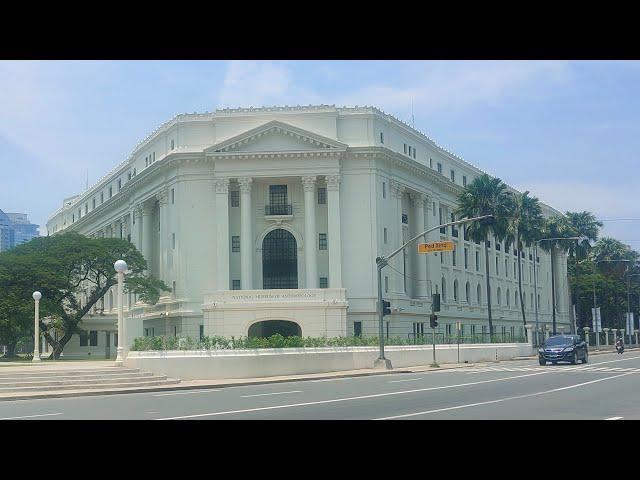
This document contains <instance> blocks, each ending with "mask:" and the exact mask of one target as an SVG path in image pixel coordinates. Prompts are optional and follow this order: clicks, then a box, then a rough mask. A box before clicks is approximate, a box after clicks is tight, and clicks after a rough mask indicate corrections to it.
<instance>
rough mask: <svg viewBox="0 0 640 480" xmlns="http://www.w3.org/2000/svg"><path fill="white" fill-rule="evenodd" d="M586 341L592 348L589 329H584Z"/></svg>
mask: <svg viewBox="0 0 640 480" xmlns="http://www.w3.org/2000/svg"><path fill="white" fill-rule="evenodd" d="M582 330H584V341H585V342H587V346H591V342H590V341H589V331H590V330H591V329H590V328H589V327H584V328H583V329H582Z"/></svg>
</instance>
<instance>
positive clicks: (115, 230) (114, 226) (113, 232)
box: [111, 222, 120, 238]
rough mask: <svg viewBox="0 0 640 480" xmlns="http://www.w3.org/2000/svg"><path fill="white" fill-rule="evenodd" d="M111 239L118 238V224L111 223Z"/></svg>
mask: <svg viewBox="0 0 640 480" xmlns="http://www.w3.org/2000/svg"><path fill="white" fill-rule="evenodd" d="M111 238H120V227H119V225H118V222H113V223H112V224H111Z"/></svg>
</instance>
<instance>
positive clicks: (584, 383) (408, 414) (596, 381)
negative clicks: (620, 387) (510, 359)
mask: <svg viewBox="0 0 640 480" xmlns="http://www.w3.org/2000/svg"><path fill="white" fill-rule="evenodd" d="M627 375H631V373H621V374H620V375H614V376H613V377H606V378H599V379H598V380H591V381H589V382H583V383H577V384H575V385H569V386H567V387H560V388H554V389H552V390H546V391H543V392H536V393H528V394H526V395H516V396H514V397H505V398H498V399H496V400H489V401H486V402H477V403H469V404H466V405H456V406H455V407H446V408H438V409H435V410H425V411H424V412H416V413H406V414H404V415H394V416H393V417H384V418H375V419H374V420H395V419H398V418H407V417H415V416H417V415H427V414H430V413H438V412H446V411H449V410H459V409H461V408H469V407H477V406H480V405H489V404H491V403H501V402H507V401H509V400H518V399H521V398H528V397H536V396H540V395H546V394H548V393H554V392H560V391H563V390H569V389H571V388H578V387H583V386H585V385H590V384H592V383H598V382H604V381H606V380H613V379H615V378H620V377H625V376H627Z"/></svg>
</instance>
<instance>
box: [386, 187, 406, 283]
mask: <svg viewBox="0 0 640 480" xmlns="http://www.w3.org/2000/svg"><path fill="white" fill-rule="evenodd" d="M403 193H404V186H403V185H400V184H399V183H397V182H394V181H392V182H391V196H392V197H393V198H394V199H395V202H396V208H395V217H396V227H395V228H393V227H392V228H393V229H394V230H395V231H397V234H396V235H395V245H394V246H393V250H396V249H397V248H400V247H401V246H402V244H403V243H404V240H403V239H404V236H403V233H402V232H403V229H402V194H403ZM392 225H393V223H392ZM390 265H391V267H392V268H394V269H395V271H394V272H393V273H394V277H395V280H396V281H395V282H394V288H393V293H395V294H396V295H402V296H404V295H405V294H406V292H405V289H404V263H403V254H402V252H400V253H398V254H397V255H396V257H395V258H394V259H392V260H391V262H390Z"/></svg>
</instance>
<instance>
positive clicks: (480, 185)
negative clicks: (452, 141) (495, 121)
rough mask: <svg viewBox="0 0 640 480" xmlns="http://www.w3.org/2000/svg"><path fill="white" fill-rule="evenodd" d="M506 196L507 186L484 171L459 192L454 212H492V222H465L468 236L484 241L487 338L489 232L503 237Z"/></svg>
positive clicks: (466, 214)
mask: <svg viewBox="0 0 640 480" xmlns="http://www.w3.org/2000/svg"><path fill="white" fill-rule="evenodd" d="M508 206H509V199H508V196H507V186H506V185H505V184H504V183H502V180H500V179H499V178H492V177H490V176H489V175H487V174H486V173H485V174H484V175H482V176H480V177H476V178H475V179H474V180H473V181H472V182H470V183H469V184H467V186H466V187H465V189H464V190H463V191H462V192H461V193H460V195H459V196H458V208H457V209H456V211H455V215H456V216H458V217H460V218H465V217H466V218H472V217H480V216H483V215H493V217H494V222H492V223H490V222H472V223H469V224H467V232H468V235H469V237H470V238H471V239H472V240H473V241H475V242H481V241H482V242H484V258H485V262H484V263H485V276H486V279H487V312H488V319H489V338H490V339H491V337H492V336H493V321H492V318H491V285H490V282H489V247H488V241H489V238H488V237H489V235H490V234H493V235H494V236H495V237H497V238H503V237H504V236H505V233H506V223H507V220H506V218H507V213H508V212H507V210H508Z"/></svg>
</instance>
